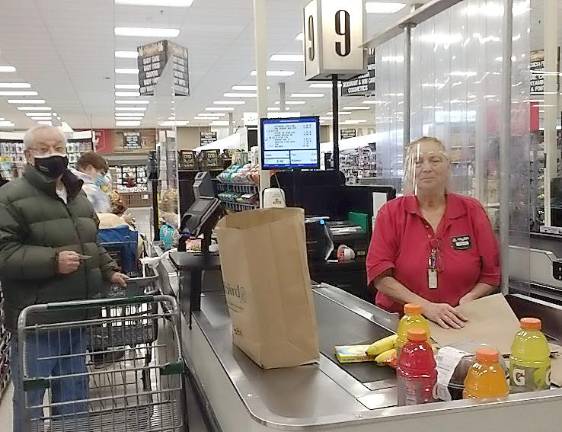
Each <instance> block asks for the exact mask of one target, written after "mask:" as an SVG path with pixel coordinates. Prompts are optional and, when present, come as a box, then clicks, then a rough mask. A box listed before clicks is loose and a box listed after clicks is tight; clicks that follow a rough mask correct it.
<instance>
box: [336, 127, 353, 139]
mask: <svg viewBox="0 0 562 432" xmlns="http://www.w3.org/2000/svg"><path fill="white" fill-rule="evenodd" d="M356 136H357V129H340V139H349V138H355V137H356Z"/></svg>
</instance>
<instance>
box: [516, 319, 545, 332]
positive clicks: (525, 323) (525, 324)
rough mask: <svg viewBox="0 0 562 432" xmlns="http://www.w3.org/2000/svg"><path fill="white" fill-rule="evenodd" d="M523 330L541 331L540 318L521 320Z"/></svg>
mask: <svg viewBox="0 0 562 432" xmlns="http://www.w3.org/2000/svg"><path fill="white" fill-rule="evenodd" d="M521 328H522V329H523V330H540V329H541V328H542V322H541V320H540V319H538V318H523V319H522V320H521Z"/></svg>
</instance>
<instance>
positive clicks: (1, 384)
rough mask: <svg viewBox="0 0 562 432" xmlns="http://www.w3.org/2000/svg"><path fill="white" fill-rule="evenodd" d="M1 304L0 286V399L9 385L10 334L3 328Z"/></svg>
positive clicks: (0, 293) (0, 291) (0, 288)
mask: <svg viewBox="0 0 562 432" xmlns="http://www.w3.org/2000/svg"><path fill="white" fill-rule="evenodd" d="M3 302H4V298H3V295H2V287H1V286H0V399H2V396H3V394H4V392H5V391H6V389H7V388H8V385H9V384H10V357H9V355H10V333H9V332H8V330H6V328H5V327H4V312H3V309H2V305H3Z"/></svg>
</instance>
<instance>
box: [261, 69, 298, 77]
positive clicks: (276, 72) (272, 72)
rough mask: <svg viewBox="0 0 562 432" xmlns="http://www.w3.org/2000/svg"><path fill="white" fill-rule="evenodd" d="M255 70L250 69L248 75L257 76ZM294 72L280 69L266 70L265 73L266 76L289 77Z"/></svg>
mask: <svg viewBox="0 0 562 432" xmlns="http://www.w3.org/2000/svg"><path fill="white" fill-rule="evenodd" d="M257 74H258V73H257V72H256V71H252V73H251V74H250V75H252V76H257ZM294 74H295V73H294V72H293V71H282V70H268V71H267V72H266V75H267V76H268V77H290V76H293V75H294Z"/></svg>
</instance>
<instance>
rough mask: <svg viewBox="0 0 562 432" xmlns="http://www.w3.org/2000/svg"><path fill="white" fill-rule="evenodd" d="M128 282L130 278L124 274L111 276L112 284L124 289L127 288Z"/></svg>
mask: <svg viewBox="0 0 562 432" xmlns="http://www.w3.org/2000/svg"><path fill="white" fill-rule="evenodd" d="M128 280H129V276H127V275H124V274H123V273H113V274H112V275H111V283H112V284H114V285H119V286H122V287H123V288H124V287H126V286H127V281H128Z"/></svg>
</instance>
